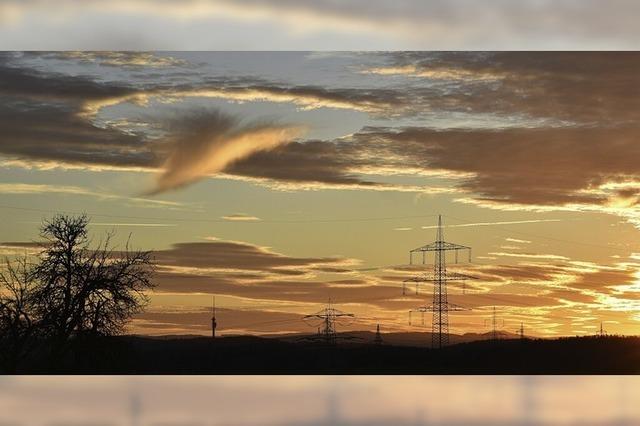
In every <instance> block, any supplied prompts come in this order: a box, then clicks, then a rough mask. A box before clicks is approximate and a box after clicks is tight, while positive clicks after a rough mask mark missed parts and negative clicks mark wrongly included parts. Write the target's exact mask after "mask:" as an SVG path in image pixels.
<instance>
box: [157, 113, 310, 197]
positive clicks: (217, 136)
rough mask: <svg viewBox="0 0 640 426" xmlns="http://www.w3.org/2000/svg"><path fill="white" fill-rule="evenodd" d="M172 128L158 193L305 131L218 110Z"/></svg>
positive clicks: (198, 177) (174, 187)
mask: <svg viewBox="0 0 640 426" xmlns="http://www.w3.org/2000/svg"><path fill="white" fill-rule="evenodd" d="M175 125H176V126H178V128H172V129H171V131H172V134H173V136H172V137H171V139H170V140H169V142H168V143H169V145H170V146H169V148H168V156H167V158H166V160H165V162H164V165H163V166H162V173H161V174H160V175H159V176H158V178H157V181H156V187H155V188H154V189H152V190H151V191H149V193H150V194H158V193H160V192H165V191H168V190H171V189H176V188H180V187H183V186H185V185H187V184H190V183H193V182H194V181H196V180H199V179H201V178H203V177H204V176H207V175H209V174H215V173H218V172H221V171H223V170H225V169H226V168H227V167H228V166H229V165H232V164H234V163H236V162H237V161H239V160H241V159H243V158H246V157H248V156H250V155H252V154H254V153H256V152H263V151H269V150H272V149H274V148H276V147H278V146H281V145H285V144H287V143H289V142H290V141H291V140H292V139H293V138H296V137H299V136H300V135H302V133H303V128H302V127H300V126H291V125H289V126H287V125H277V124H240V123H238V122H237V120H234V119H233V118H232V117H229V116H226V115H223V114H221V113H219V112H217V111H214V112H213V113H200V114H193V115H191V116H189V117H188V118H182V119H181V120H180V121H179V122H178V123H176V124H175Z"/></svg>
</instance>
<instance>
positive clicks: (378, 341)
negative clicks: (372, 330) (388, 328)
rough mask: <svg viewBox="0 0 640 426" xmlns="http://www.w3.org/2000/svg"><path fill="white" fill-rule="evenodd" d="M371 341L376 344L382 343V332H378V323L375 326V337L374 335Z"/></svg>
mask: <svg viewBox="0 0 640 426" xmlns="http://www.w3.org/2000/svg"><path fill="white" fill-rule="evenodd" d="M373 343H374V344H375V345H376V346H380V345H381V344H382V334H380V324H378V325H377V326H376V337H374V339H373Z"/></svg>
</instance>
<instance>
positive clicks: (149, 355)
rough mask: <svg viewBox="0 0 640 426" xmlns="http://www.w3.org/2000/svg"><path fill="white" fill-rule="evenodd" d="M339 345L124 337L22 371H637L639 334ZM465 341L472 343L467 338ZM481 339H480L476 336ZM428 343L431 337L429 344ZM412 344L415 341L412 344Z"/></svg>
mask: <svg viewBox="0 0 640 426" xmlns="http://www.w3.org/2000/svg"><path fill="white" fill-rule="evenodd" d="M343 334H349V335H351V336H352V337H353V336H356V337H361V339H351V340H346V341H345V342H343V343H339V344H337V345H335V346H327V345H324V344H319V343H314V342H309V341H304V340H301V339H300V337H302V336H300V335H298V336H293V335H289V336H281V337H280V338H274V337H273V336H271V337H259V336H229V337H221V338H216V339H215V340H214V339H212V338H211V337H190V336H177V337H176V336H161V337H143V336H120V337H113V338H105V339H101V340H100V341H95V342H92V343H91V344H90V345H89V344H84V345H83V346H79V347H77V348H76V350H75V351H74V353H73V354H72V355H71V356H69V358H68V359H67V360H65V361H63V362H60V363H56V364H55V365H51V364H50V363H47V362H46V361H47V360H46V358H45V357H43V358H41V360H40V362H35V361H34V363H33V364H32V365H29V366H27V367H25V368H24V369H23V371H20V372H21V373H49V374H51V373H65V374H75V373H77V374H637V373H639V372H640V338H638V337H603V338H599V337H572V338H561V339H544V340H543V339H536V340H529V339H523V340H521V339H507V338H505V339H498V340H487V337H489V336H488V335H486V334H480V335H473V334H469V335H463V336H458V337H456V338H455V339H454V336H452V339H451V340H452V341H456V339H457V340H459V341H461V343H457V344H452V345H450V346H448V347H445V348H443V349H440V350H437V349H431V348H429V347H428V342H429V340H430V339H429V338H430V336H429V335H428V334H425V333H389V334H386V335H384V336H383V337H384V339H385V342H386V343H385V344H384V345H382V346H375V345H373V344H371V341H372V339H373V333H369V332H360V333H343ZM464 339H467V341H463V340H464ZM477 339H479V340H477ZM425 340H426V341H427V342H426V343H425ZM411 342H417V343H416V344H415V346H412V344H411Z"/></svg>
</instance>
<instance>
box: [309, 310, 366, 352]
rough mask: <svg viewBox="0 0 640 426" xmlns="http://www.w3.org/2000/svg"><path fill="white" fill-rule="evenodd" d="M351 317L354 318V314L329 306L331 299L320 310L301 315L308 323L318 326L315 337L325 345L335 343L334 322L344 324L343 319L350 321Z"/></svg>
mask: <svg viewBox="0 0 640 426" xmlns="http://www.w3.org/2000/svg"><path fill="white" fill-rule="evenodd" d="M353 318H355V315H353V314H349V313H346V312H342V311H340V310H338V309H336V308H334V307H333V306H331V300H329V303H328V304H327V306H326V307H325V308H324V309H322V310H321V311H318V312H316V313H315V314H310V315H305V316H304V317H302V319H303V320H304V321H305V322H307V323H308V324H310V325H313V326H316V327H318V335H317V336H316V338H317V339H320V340H321V341H323V342H324V343H326V344H327V345H335V344H336V339H337V336H336V324H344V325H346V324H345V320H347V321H350V320H352V319H353Z"/></svg>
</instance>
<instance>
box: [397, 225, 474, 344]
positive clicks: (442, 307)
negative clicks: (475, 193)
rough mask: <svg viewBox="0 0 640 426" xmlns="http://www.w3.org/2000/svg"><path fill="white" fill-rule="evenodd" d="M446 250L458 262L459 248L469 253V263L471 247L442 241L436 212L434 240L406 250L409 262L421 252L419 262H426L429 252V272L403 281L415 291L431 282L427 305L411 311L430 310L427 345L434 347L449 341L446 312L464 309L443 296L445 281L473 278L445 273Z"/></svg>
mask: <svg viewBox="0 0 640 426" xmlns="http://www.w3.org/2000/svg"><path fill="white" fill-rule="evenodd" d="M448 251H453V252H454V253H455V261H456V263H457V261H458V252H459V251H467V253H468V255H469V262H470V261H471V247H467V246H463V245H460V244H454V243H449V242H446V241H445V240H444V231H443V227H442V216H441V215H438V230H437V232H436V241H435V242H433V243H430V244H427V245H424V246H422V247H418V248H416V249H413V250H411V251H410V252H409V263H410V264H413V257H414V253H422V264H426V263H427V253H428V252H433V253H434V259H433V275H431V276H430V275H429V274H428V273H425V274H423V275H421V276H417V277H413V278H410V279H408V280H405V283H406V282H407V281H411V282H415V283H416V292H417V286H418V285H419V284H420V283H425V282H432V283H433V301H432V303H431V305H428V306H421V307H419V308H416V309H413V310H412V311H414V312H433V322H432V326H431V347H432V348H438V349H439V348H442V347H443V346H446V345H448V344H449V311H461V310H465V309H464V308H462V307H460V306H457V305H454V304H452V303H449V301H448V296H447V282H448V281H465V280H467V279H473V278H474V277H471V276H469V275H465V274H460V273H455V272H454V273H450V272H449V273H448V272H447V258H446V254H447V252H448ZM403 291H404V286H403Z"/></svg>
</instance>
